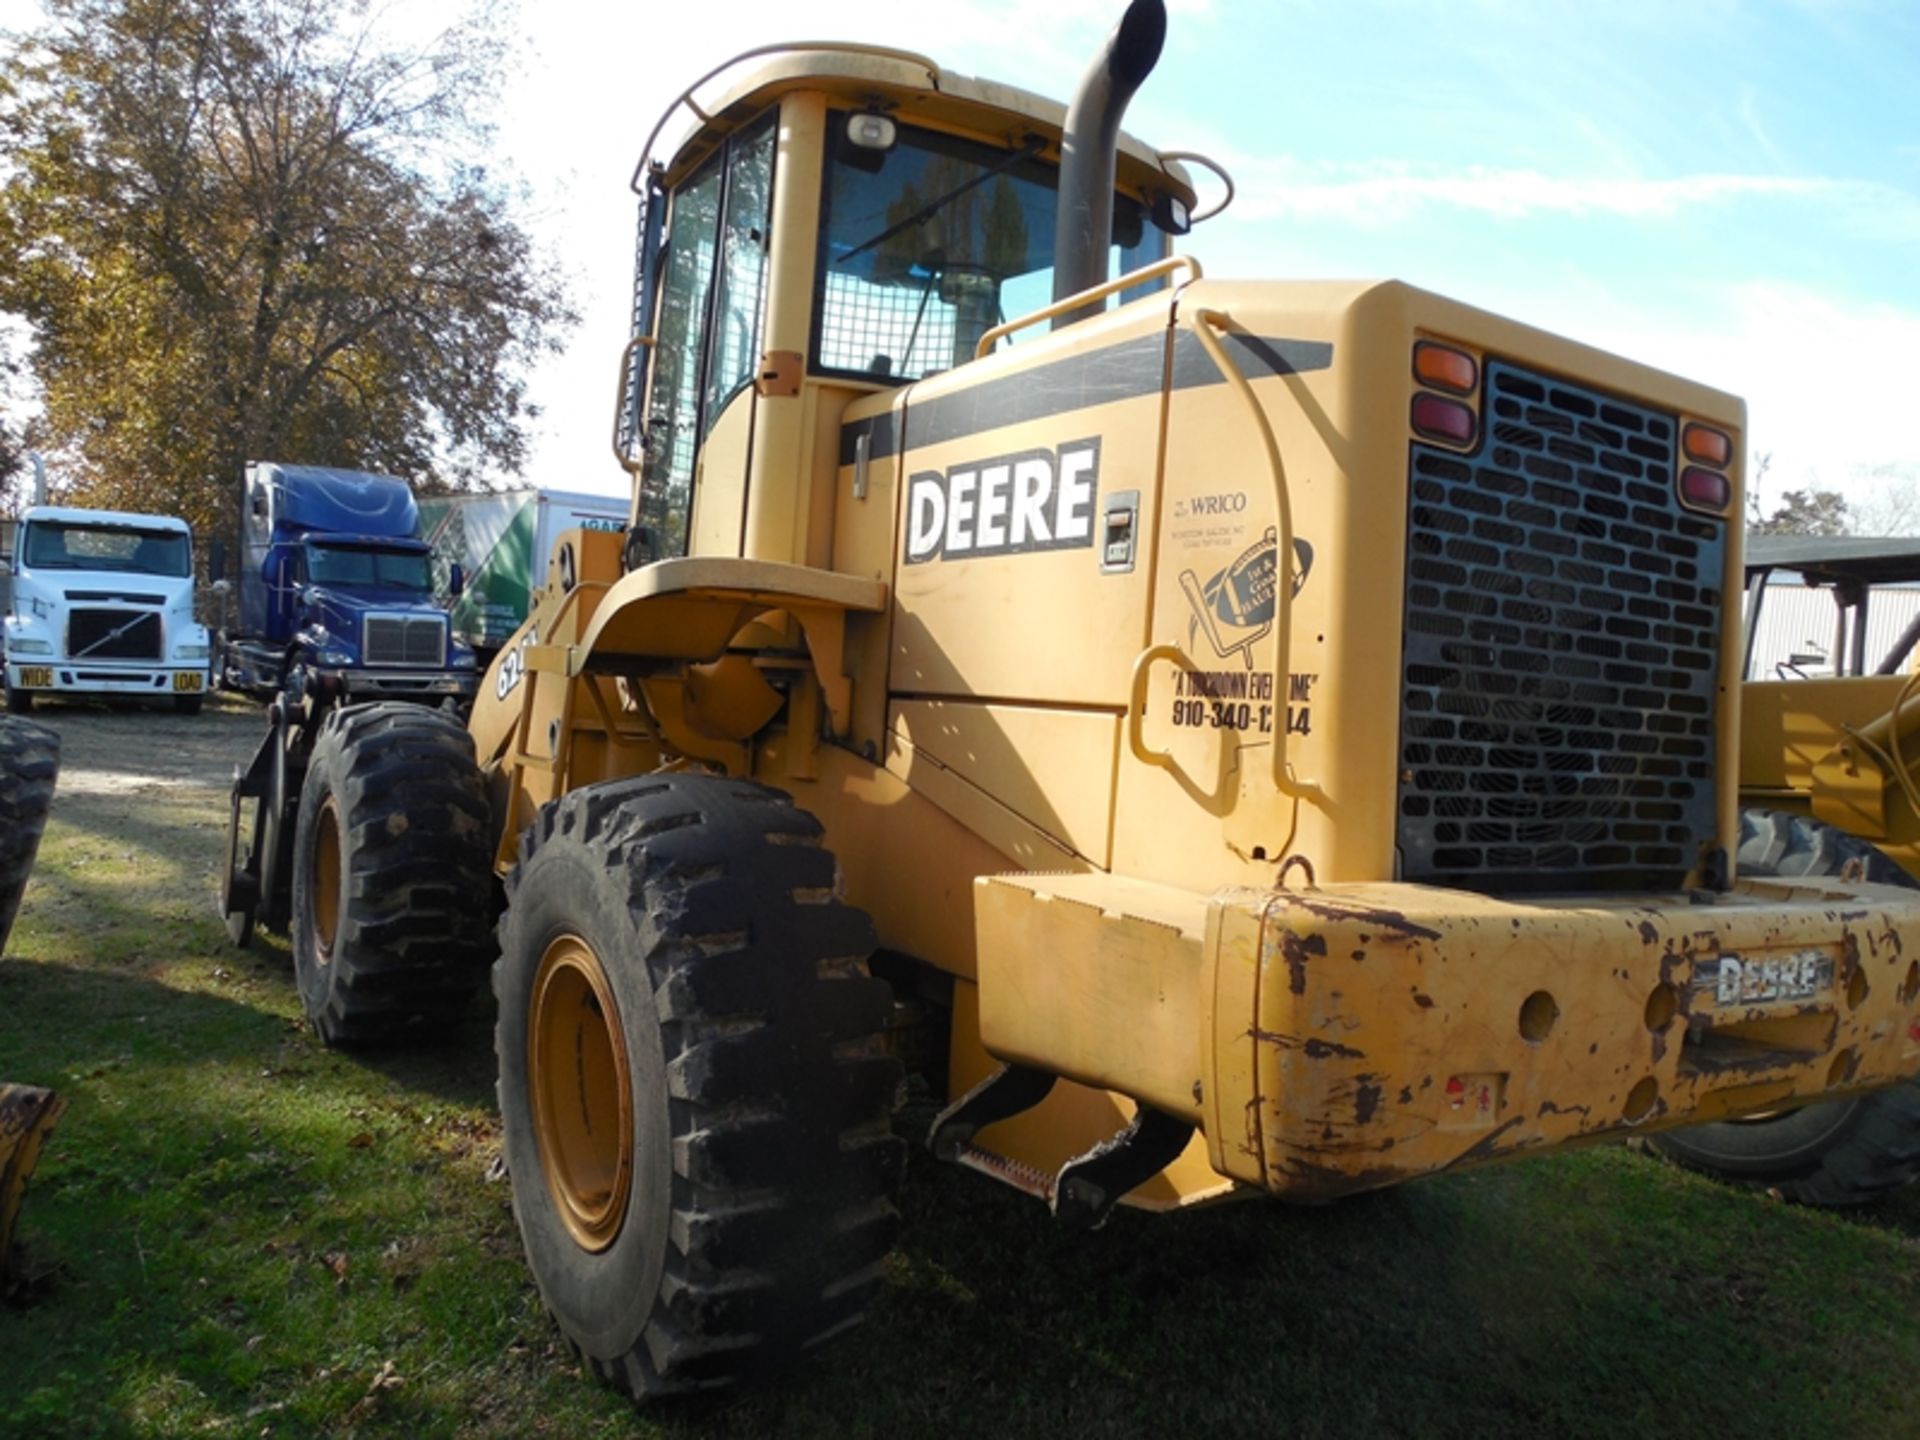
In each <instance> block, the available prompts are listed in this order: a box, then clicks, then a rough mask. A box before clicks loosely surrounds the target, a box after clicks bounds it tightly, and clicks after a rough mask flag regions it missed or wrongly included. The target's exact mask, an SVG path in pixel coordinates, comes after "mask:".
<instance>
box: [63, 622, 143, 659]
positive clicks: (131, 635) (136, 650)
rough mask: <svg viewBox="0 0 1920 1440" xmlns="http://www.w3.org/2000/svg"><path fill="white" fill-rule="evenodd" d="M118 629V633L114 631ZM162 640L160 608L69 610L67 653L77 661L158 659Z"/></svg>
mask: <svg viewBox="0 0 1920 1440" xmlns="http://www.w3.org/2000/svg"><path fill="white" fill-rule="evenodd" d="M116 630H118V631H119V632H120V633H119V634H118V635H115V634H114V633H113V632H114V631H116ZM109 636H112V638H111V639H109V638H107V637H109ZM160 639H161V637H160V616H159V613H158V612H157V611H153V610H82V609H74V610H71V611H69V612H68V613H67V654H68V655H69V656H70V657H72V658H73V659H75V660H158V659H159V658H160Z"/></svg>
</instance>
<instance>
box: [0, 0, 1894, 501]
mask: <svg viewBox="0 0 1920 1440" xmlns="http://www.w3.org/2000/svg"><path fill="white" fill-rule="evenodd" d="M32 8H33V7H32V3H31V0H0V24H6V23H14V24H17V23H20V21H21V19H22V18H24V17H26V16H29V15H30V14H31V11H32ZM1121 8H1122V7H1121V5H1120V3H1119V0H1052V3H1048V4H1044V5H1042V4H1033V3H1017V0H937V3H924V0H896V3H892V4H882V5H874V4H871V3H853V0H816V3H810V4H808V3H793V0H789V3H775V0H728V3H727V4H725V5H724V6H723V7H722V6H700V5H683V4H678V3H657V4H644V5H630V6H621V7H605V6H601V5H598V4H593V5H589V4H585V3H582V0H546V3H525V4H524V5H523V10H522V14H521V24H522V27H523V29H524V30H525V31H526V37H527V44H526V45H525V47H524V48H523V49H522V50H521V51H520V58H519V63H518V65H517V67H516V68H517V73H516V75H515V77H514V83H513V84H512V86H511V87H510V88H509V90H508V92H507V93H506V94H505V95H504V96H503V97H502V103H501V108H500V112H499V115H498V121H499V127H500V148H501V150H502V152H503V153H504V154H505V155H506V156H508V157H510V158H511V160H512V161H513V162H514V163H515V164H516V165H517V167H518V168H519V170H520V171H521V172H522V174H524V175H525V176H526V177H527V179H528V180H529V181H530V182H531V184H532V185H533V187H534V192H535V196H536V214H537V221H536V224H537V226H538V228H539V229H540V231H541V232H542V233H543V235H544V236H545V237H546V238H547V240H548V242H549V243H550V245H551V246H552V247H553V249H554V250H555V251H556V252H557V253H558V255H559V257H560V259H561V261H562V263H563V265H564V266H565V268H566V270H567V272H568V274H569V276H570V277H571V279H572V281H573V284H574V287H575V293H576V298H577V300H578V302H579V304H580V307H581V310H582V313H583V315H584V317H585V319H584V322H583V324H582V325H581V326H580V328H579V329H578V330H577V331H575V332H574V333H573V335H572V336H571V337H570V342H569V347H568V351H567V353H566V354H565V355H564V356H562V357H559V358H557V359H556V360H554V361H553V362H551V363H550V364H549V365H548V366H547V367H546V368H545V369H544V370H543V372H542V373H541V374H540V375H539V376H538V377H536V383H535V387H534V389H535V395H536V398H537V399H539V400H540V401H541V402H542V403H543V404H544V405H545V407H546V415H545V417H544V419H543V421H542V422H541V426H540V433H539V440H538V444H537V446H536V450H535V457H534V468H533V470H532V473H531V478H532V479H534V480H536V481H538V482H540V483H544V484H551V485H559V486H567V487H573V488H590V489H604V490H622V489H624V477H623V476H622V474H621V473H620V472H619V471H618V470H617V469H616V468H615V467H614V465H613V462H612V460H611V458H610V457H609V454H608V449H607V441H606V436H607V432H608V428H609V423H610V415H611V403H612V392H613V388H614V369H615V365H616V362H617V357H618V355H619V351H620V349H621V346H622V344H623V342H624V339H625V334H624V327H625V312H626V305H627V288H628V285H629V283H630V275H631V267H632V256H633V233H632V225H633V212H632V201H631V198H630V196H629V195H628V193H627V190H626V182H627V177H628V176H629V175H630V174H631V171H632V168H633V164H634V161H635V159H636V153H635V152H636V151H637V149H638V146H639V144H640V142H641V140H642V139H643V138H644V136H645V133H646V131H647V130H648V129H650V128H651V126H652V123H653V120H654V119H655V117H656V116H657V115H658V114H659V112H660V111H661V109H662V108H663V107H664V106H665V104H666V103H667V102H668V101H669V100H670V99H671V98H672V97H673V95H674V94H675V93H676V92H677V91H678V89H679V88H680V87H681V86H682V85H684V84H685V83H687V82H688V81H690V80H691V79H693V78H694V77H695V76H697V75H698V74H699V73H701V72H702V71H704V70H706V69H708V68H710V67H711V66H712V65H714V64H716V63H718V62H719V61H721V60H723V59H725V58H726V57H727V56H728V55H730V54H732V53H734V52H735V51H738V50H741V49H744V48H746V47H747V46H749V45H755V44H761V43H766V42H769V41H774V40H782V39H828V38H836V37H837V38H855V37H857V38H860V39H864V40H868V41H872V42H876V43H881V44H890V45H898V46H902V47H906V48H911V49H918V50H921V51H924V52H925V53H927V54H929V55H931V56H933V57H934V58H935V59H937V60H939V61H940V62H941V63H942V64H944V65H946V66H948V67H950V68H953V69H957V70H962V71H967V72H970V73H973V74H976V75H984V76H990V77H992V78H996V79H1001V80H1005V81H1008V82H1010V83H1013V84H1016V85H1020V86H1022V87H1024V88H1026V89H1030V90H1036V91H1040V92H1042V93H1045V94H1051V95H1053V96H1056V97H1058V98H1062V99H1064V98H1066V95H1067V93H1068V92H1069V91H1070V90H1071V88H1072V86H1073V84H1074V82H1075V80H1076V79H1077V78H1078V76H1079V74H1080V71H1081V69H1082V68H1083V67H1084V64H1085V62H1086V59H1087V57H1088V55H1089V54H1091V52H1092V50H1093V48H1094V47H1095V45H1096V44H1097V43H1098V42H1099V40H1100V38H1101V37H1102V36H1103V35H1104V34H1105V32H1106V31H1107V29H1108V28H1110V26H1111V25H1112V23H1113V21H1114V20H1115V19H1116V18H1117V16H1118V14H1119V11H1120V9H1121ZM1170 8H1171V10H1172V12H1173V15H1172V22H1171V25H1170V30H1169V39H1168V45H1167V50H1166V53H1165V55H1164V56H1163V58H1162V60H1161V62H1160V66H1159V69H1158V70H1157V71H1156V73H1155V74H1154V76H1153V77H1152V78H1151V79H1150V80H1149V81H1148V83H1147V86H1146V88H1145V89H1144V90H1143V91H1142V92H1141V94H1140V96H1139V97H1138V99H1137V100H1136V101H1135V103H1134V106H1133V109H1132V111H1131V112H1130V113H1129V116H1128V128H1129V129H1130V130H1132V131H1133V132H1134V133H1135V134H1136V135H1139V136H1140V137H1141V138H1142V139H1145V140H1147V141H1148V142H1149V143H1152V144H1155V145H1158V146H1161V147H1163V148H1168V149H1198V150H1202V151H1205V152H1207V153H1208V154H1211V155H1213V156H1215V157H1216V158H1218V159H1219V160H1221V161H1222V162H1223V163H1224V164H1226V166H1227V167H1228V169H1229V170H1230V171H1231V172H1232V173H1233V175H1234V178H1235V180H1236V183H1237V185H1238V188H1239V195H1238V198H1237V199H1236V201H1235V203H1234V205H1233V206H1232V208H1231V209H1229V210H1228V211H1227V213H1226V214H1225V215H1223V216H1221V217H1220V218H1219V219H1217V220H1214V221H1212V222H1209V223H1208V224H1206V225H1203V226H1201V227H1200V228H1199V229H1197V230H1196V231H1195V232H1194V234H1193V235H1192V236H1191V237H1190V240H1189V242H1188V244H1187V246H1186V248H1188V249H1190V250H1191V251H1192V252H1193V253H1194V254H1196V255H1197V256H1199V257H1200V258H1201V259H1202V261H1203V262H1205V264H1206V266H1207V271H1208V274H1209V275H1213V276H1231V277H1235V278H1257V277H1272V278H1283V277H1296V276H1297V277H1316V276H1343V277H1365V276H1395V277H1398V278H1401V279H1405V280H1408V281H1411V282H1413V283H1416V284H1420V285H1425V286H1427V287H1429V288H1432V289H1436V290H1440V291H1443V292H1446V293H1448V294H1451V295H1454V296H1456V297H1457V298H1460V299H1463V300H1466V301H1470V302H1472V303H1475V304H1478V305H1483V306H1485V307H1487V308H1489V309H1493V310H1497V311H1500V312H1502V313H1505V314H1509V315H1513V316H1515V317H1517V318H1520V319H1523V320H1527V321H1530V322H1532V323H1534V324H1538V325H1542V326H1545V327H1546V328H1549V329H1554V330H1559V331H1562V332H1564V333H1567V334H1570V335H1573V336H1576V337H1577V338H1580V339H1583V340H1587V341H1589V342H1591V343H1595V344H1599V345H1602V346H1605V347H1607V348H1609V349H1614V350H1618V351H1620V352H1622V353H1624V354H1628V355H1631V356H1633V357H1634V358H1636V359H1640V360H1644V361H1647V362H1649V363H1652V364H1656V365H1660V366H1663V367H1665V368H1668V369H1672V370H1677V371H1679V372H1681V373H1683V374H1687V375H1689V376H1692V377H1694V378H1697V379H1700V380H1703V381H1706V382H1708V383H1710V384H1714V385H1718V386H1720V387H1721V388H1724V389H1728V390H1732V391H1734V392H1735V393H1738V394H1742V395H1744V396H1745V397H1746V398H1747V401H1748V405H1749V410H1750V426H1751V434H1752V439H1753V442H1754V446H1755V448H1757V449H1760V450H1766V451H1770V452H1771V453H1772V454H1773V457H1774V459H1773V469H1772V481H1771V483H1770V484H1769V486H1768V491H1769V493H1770V494H1776V493H1777V492H1778V491H1779V490H1780V489H1782V488H1785V487H1786V486H1788V485H1801V484H1809V483H1817V484H1821V485H1826V486H1832V487H1836V488H1840V489H1843V490H1844V491H1846V492H1847V493H1849V495H1850V496H1852V497H1854V498H1855V499H1856V501H1865V502H1867V503H1869V504H1870V503H1872V502H1873V497H1874V495H1875V493H1876V491H1878V490H1883V489H1886V488H1887V487H1888V485H1889V483H1890V481H1889V477H1891V484H1892V486H1893V488H1896V489H1897V488H1900V487H1902V486H1904V487H1906V488H1909V489H1920V437H1917V436H1916V434H1915V432H1914V428H1913V426H1912V425H1910V424H1909V417H1910V416H1912V415H1914V413H1915V412H1916V411H1920V406H1916V404H1915V403H1914V401H1913V400H1912V398H1911V397H1910V395H1909V393H1908V392H1909V383H1910V377H1911V376H1912V375H1913V374H1914V372H1915V369H1916V365H1915V357H1916V355H1920V277H1917V276H1916V260H1917V259H1920V4H1915V3H1913V0H1904V3H1903V0H1752V3H1746V0H1668V3H1647V0H1613V3H1609V4H1604V5H1603V4H1593V3H1589V4H1566V3H1558V0H1447V3H1441V0H1259V3H1253V0H1172V4H1171V6H1170ZM438 13H444V12H441V11H438V7H436V6H435V5H433V4H432V3H431V0H390V3H389V4H388V6H387V7H386V10H385V14H386V15H387V17H388V23H392V24H396V25H400V26H403V27H406V28H413V27H415V26H428V25H431V24H432V23H434V17H435V15H436V14H438ZM718 13H724V15H725V17H726V23H725V24H724V25H716V24H715V23H714V18H715V16H716V14H718Z"/></svg>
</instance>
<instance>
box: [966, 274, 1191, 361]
mask: <svg viewBox="0 0 1920 1440" xmlns="http://www.w3.org/2000/svg"><path fill="white" fill-rule="evenodd" d="M1175 270H1187V271H1190V272H1192V275H1193V278H1194V279H1195V280H1198V279H1200V278H1202V277H1201V274H1200V262H1199V261H1198V260H1196V259H1194V258H1193V257H1192V256H1191V255H1169V256H1168V257H1167V258H1166V259H1164V260H1156V261H1154V262H1153V264H1151V265H1143V266H1141V267H1140V268H1139V269H1138V270H1134V271H1131V272H1129V273H1128V274H1125V275H1122V276H1120V277H1119V279H1117V280H1108V281H1106V282H1105V283H1104V284H1100V285H1095V286H1093V287H1092V288H1091V289H1087V290H1082V291H1081V292H1080V293H1079V294H1078V295H1069V296H1067V297H1066V298H1065V299H1064V300H1056V301H1054V302H1053V303H1052V304H1051V305H1049V306H1047V307H1046V308H1044V309H1041V310H1034V311H1032V312H1030V313H1028V314H1026V315H1022V316H1021V317H1020V318H1019V319H1018V320H1008V321H1006V322H1005V323H1003V324H1000V325H996V326H994V327H993V328H992V329H991V330H989V331H987V333H986V334H984V335H982V336H981V337H980V343H979V344H978V345H975V346H974V347H973V358H974V359H976V360H978V359H980V357H981V356H983V355H985V354H986V353H987V352H988V351H989V350H991V349H993V347H994V346H995V345H997V344H999V343H1000V342H1001V341H1002V340H1004V339H1005V338H1006V337H1007V336H1009V335H1011V334H1013V333H1014V332H1015V331H1016V330H1024V329H1026V328H1027V327H1028V326H1029V325H1038V324H1039V323H1040V322H1041V321H1042V320H1051V319H1053V317H1054V316H1056V315H1059V314H1062V313H1064V312H1066V311H1068V310H1077V309H1079V308H1080V307H1081V306H1082V305H1085V304H1087V303H1088V302H1089V301H1093V300H1099V299H1103V298H1105V297H1106V296H1108V295H1111V294H1112V293H1113V292H1114V291H1116V290H1129V289H1131V288H1132V287H1133V286H1135V285H1144V284H1145V283H1146V282H1147V281H1149V280H1158V279H1159V278H1160V277H1161V276H1162V275H1168V274H1171V273H1172V272H1173V271H1175Z"/></svg>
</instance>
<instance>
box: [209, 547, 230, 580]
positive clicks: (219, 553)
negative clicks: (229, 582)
mask: <svg viewBox="0 0 1920 1440" xmlns="http://www.w3.org/2000/svg"><path fill="white" fill-rule="evenodd" d="M226 578H227V542H226V541H224V540H215V541H213V542H212V543H211V544H209V545H208V546H207V580H208V581H209V582H210V583H211V584H214V585H219V584H223V583H224V582H225V581H226Z"/></svg>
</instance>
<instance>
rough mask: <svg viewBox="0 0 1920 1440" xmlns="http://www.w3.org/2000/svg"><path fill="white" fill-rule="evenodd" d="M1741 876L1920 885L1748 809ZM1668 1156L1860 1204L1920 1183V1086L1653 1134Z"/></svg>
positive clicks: (1783, 819) (1845, 842)
mask: <svg viewBox="0 0 1920 1440" xmlns="http://www.w3.org/2000/svg"><path fill="white" fill-rule="evenodd" d="M1738 870H1739V873H1740V874H1742V875H1758V876H1798V875H1828V876H1834V877H1836V878H1839V879H1845V880H1865V881H1868V882H1870V883H1872V884H1875V885H1900V886H1904V887H1906V888H1907V889H1916V888H1920V885H1916V883H1915V881H1914V879H1913V877H1912V876H1910V875H1909V874H1907V872H1906V871H1904V870H1902V869H1901V868H1900V867H1899V866H1898V865H1896V864H1895V863H1894V862H1893V861H1892V860H1890V859H1888V858H1887V857H1886V856H1885V855H1884V854H1882V853H1881V852H1880V851H1879V850H1876V849H1875V848H1874V847H1873V846H1872V845H1870V844H1868V843H1867V842H1866V841H1864V840H1861V839H1858V838H1856V837H1855V836H1852V835H1849V834H1847V833H1846V832H1845V831H1844V830H1840V829H1837V828H1836V827H1834V826H1832V825H1826V824H1822V823H1821V822H1820V821H1818V820H1807V819H1803V818H1801V817H1800V816H1797V815H1783V814H1780V813H1778V812H1776V811H1770V810H1749V811H1747V812H1745V813H1744V814H1743V815H1741V817H1740V857H1739V865H1738ZM1652 1144H1653V1145H1654V1147H1655V1148H1657V1149H1658V1150H1659V1151H1660V1152H1661V1153H1662V1154H1664V1155H1666V1156H1667V1157H1668V1158H1670V1159H1673V1160H1676V1161H1678V1162H1679V1163H1680V1164H1682V1165H1685V1166H1687V1167H1689V1168H1690V1169H1694V1170H1700V1171H1704V1172H1705V1173H1707V1174H1709V1175H1713V1176H1716V1177H1718V1178H1720V1179H1723V1180H1731V1181H1736V1182H1740V1183H1744V1184H1747V1185H1753V1186H1757V1187H1761V1188H1765V1189H1771V1190H1778V1191H1779V1192H1780V1193H1781V1194H1782V1195H1783V1196H1785V1197H1786V1198H1787V1199H1789V1200H1795V1201H1799V1202H1800V1203H1801V1204H1805V1205H1830V1206H1838V1205H1864V1204H1867V1203H1868V1202H1870V1201H1873V1200H1878V1199H1879V1198H1880V1197H1881V1196H1883V1195H1885V1194H1886V1193H1887V1192H1888V1191H1890V1190H1895V1189H1898V1188H1899V1187H1900V1186H1902V1185H1905V1184H1907V1183H1908V1182H1909V1181H1911V1180H1913V1179H1915V1178H1916V1177H1920V1081H1915V1080H1905V1081H1902V1082H1901V1083H1900V1084H1898V1085H1895V1086H1894V1087H1892V1088H1891V1089H1888V1090H1882V1091H1879V1092H1878V1093H1877V1094H1873V1095H1863V1096H1860V1097H1858V1098H1857V1099H1853V1100H1829V1101H1824V1102H1821V1103H1816V1104H1812V1105H1802V1106H1800V1107H1799V1108H1798V1109H1795V1110H1788V1111H1785V1112H1783V1113H1781V1114H1779V1115H1770V1116H1767V1117H1765V1118H1763V1119H1751V1120H1717V1121H1714V1122H1713V1123H1711V1124H1708V1125H1694V1126H1691V1127H1689V1128H1687V1129H1685V1130H1670V1131H1668V1132H1666V1133H1665V1134H1663V1135H1656V1136H1653V1137H1652Z"/></svg>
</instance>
